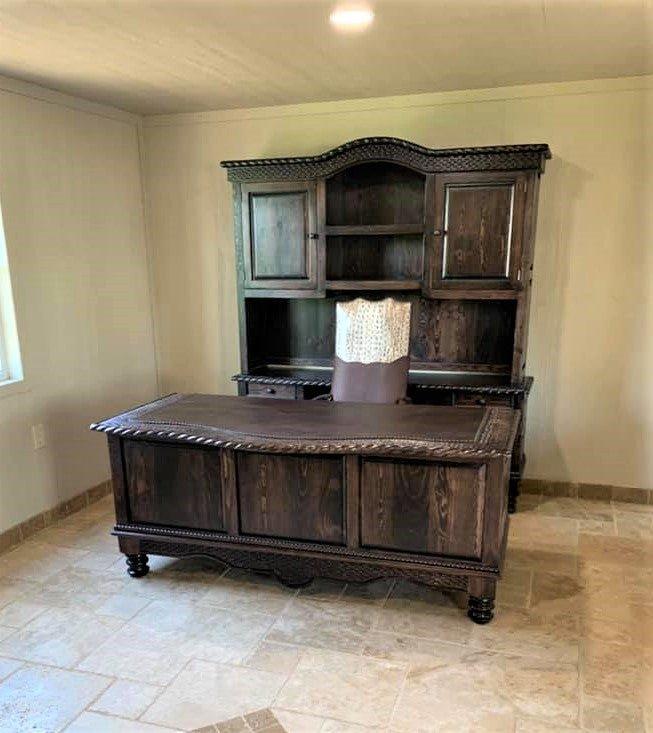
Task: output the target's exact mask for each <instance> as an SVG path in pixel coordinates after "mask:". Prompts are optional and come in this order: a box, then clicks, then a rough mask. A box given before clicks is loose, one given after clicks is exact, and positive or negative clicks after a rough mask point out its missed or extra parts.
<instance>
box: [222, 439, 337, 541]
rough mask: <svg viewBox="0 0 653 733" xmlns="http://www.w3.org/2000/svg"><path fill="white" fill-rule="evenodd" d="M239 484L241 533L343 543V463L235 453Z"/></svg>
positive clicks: (334, 460)
mask: <svg viewBox="0 0 653 733" xmlns="http://www.w3.org/2000/svg"><path fill="white" fill-rule="evenodd" d="M237 483H238V501H239V506H240V531H241V532H242V533H243V534H249V535H261V536H264V537H282V538H284V539H295V540H306V541H308V542H331V543H337V544H343V543H344V538H345V528H344V512H343V509H344V480H343V461H342V458H339V457H324V458H323V457H314V456H285V455H270V454H267V453H238V454H237Z"/></svg>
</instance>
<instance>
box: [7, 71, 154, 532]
mask: <svg viewBox="0 0 653 733" xmlns="http://www.w3.org/2000/svg"><path fill="white" fill-rule="evenodd" d="M138 132H139V128H138V120H137V119H136V118H135V117H132V116H130V115H126V114H124V113H121V112H118V111H117V110H111V109H106V108H103V107H100V106H99V105H94V104H90V103H87V102H82V101H81V100H76V99H73V98H70V97H66V96H64V95H61V94H56V93H54V92H49V91H46V90H43V89H40V88H38V87H34V86H31V85H27V84H22V83H19V82H15V81H12V80H9V79H0V202H1V205H2V213H3V218H4V227H5V235H6V241H7V251H8V255H9V264H10V269H11V276H12V285H13V293H14V300H15V305H16V320H17V324H18V332H19V337H20V345H21V351H22V360H23V368H24V372H25V381H24V382H23V383H22V384H20V385H12V386H10V387H0V446H2V448H1V450H0V532H2V531H3V530H4V529H6V528H8V527H11V526H13V525H15V524H17V523H19V522H21V521H23V520H25V519H27V518H29V517H31V516H33V515H35V514H37V513H39V512H41V511H43V510H45V509H48V508H50V507H52V506H54V505H56V504H57V503H59V502H60V501H63V500H66V499H68V498H70V497H72V496H74V495H76V494H78V493H80V492H82V491H83V490H85V489H87V488H89V487H91V486H93V485H95V484H98V483H100V482H102V481H104V480H106V479H107V478H108V476H109V469H108V460H107V450H106V441H105V440H104V439H102V438H101V437H100V436H98V435H97V434H93V433H90V432H89V430H88V425H89V423H90V422H92V421H93V420H95V419H97V418H98V417H101V416H104V415H108V414H111V413H115V412H117V411H118V410H120V409H124V408H127V407H129V406H131V405H133V404H136V403H140V402H144V401H146V400H148V399H151V398H152V397H153V396H155V395H156V391H157V390H156V368H155V359H154V347H153V329H152V318H151V307H150V299H149V292H148V273H147V259H146V251H145V237H144V219H143V206H142V203H143V202H142V190H141V181H140V170H139V165H140V161H139V134H138ZM38 423H43V424H44V426H45V429H46V439H47V445H46V447H45V448H42V449H40V450H37V451H35V450H34V449H33V446H32V436H31V426H32V425H34V424H38Z"/></svg>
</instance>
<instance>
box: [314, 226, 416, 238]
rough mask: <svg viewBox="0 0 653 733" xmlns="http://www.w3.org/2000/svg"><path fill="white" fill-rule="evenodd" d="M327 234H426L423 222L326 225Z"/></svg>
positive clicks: (342, 235) (337, 235) (352, 235)
mask: <svg viewBox="0 0 653 733" xmlns="http://www.w3.org/2000/svg"><path fill="white" fill-rule="evenodd" d="M325 233H326V235H327V236H336V237H355V236H372V237H373V236H388V235H393V234H424V225H423V224H347V225H342V226H326V227H325Z"/></svg>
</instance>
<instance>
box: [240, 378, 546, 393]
mask: <svg viewBox="0 0 653 733" xmlns="http://www.w3.org/2000/svg"><path fill="white" fill-rule="evenodd" d="M231 381H232V382H243V383H245V384H273V385H277V386H282V387H330V386H331V380H330V379H309V378H306V377H266V376H262V375H256V374H234V375H233V376H232V377H231ZM532 384H533V379H532V377H527V378H526V379H525V380H524V381H523V382H520V383H518V384H512V385H505V386H483V385H460V384H456V385H454V384H410V383H409V385H408V386H409V387H415V389H427V390H436V391H443V392H454V391H455V392H479V393H481V392H482V393H483V394H528V392H529V391H530V389H531V387H532Z"/></svg>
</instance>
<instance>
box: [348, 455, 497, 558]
mask: <svg viewBox="0 0 653 733" xmlns="http://www.w3.org/2000/svg"><path fill="white" fill-rule="evenodd" d="M360 501H361V544H362V545H363V546H365V547H377V548H383V549H388V550H400V551H406V552H418V553H424V554H437V555H440V554H446V555H451V556H457V557H466V558H480V556H481V550H482V536H483V511H484V502H485V467H484V466H478V465H471V466H468V465H448V464H442V465H436V464H433V463H423V462H414V461H388V460H382V459H378V460H377V459H364V460H363V467H362V479H361V500H360Z"/></svg>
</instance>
